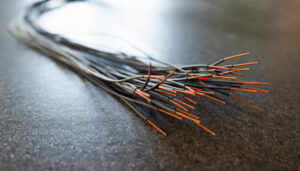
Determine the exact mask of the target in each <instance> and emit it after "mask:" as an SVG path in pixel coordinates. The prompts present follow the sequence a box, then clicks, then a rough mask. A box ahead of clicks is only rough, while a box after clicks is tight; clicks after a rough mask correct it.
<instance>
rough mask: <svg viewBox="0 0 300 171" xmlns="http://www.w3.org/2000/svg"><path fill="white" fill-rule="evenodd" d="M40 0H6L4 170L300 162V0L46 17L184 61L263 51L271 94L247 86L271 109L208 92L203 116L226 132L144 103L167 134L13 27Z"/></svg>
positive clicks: (182, 1)
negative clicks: (24, 40) (226, 101)
mask: <svg viewBox="0 0 300 171" xmlns="http://www.w3.org/2000/svg"><path fill="white" fill-rule="evenodd" d="M33 2H37V1H35V0H18V1H17V0H1V1H0V170H45V169H50V170H51V169H53V170H56V169H63V170H65V169H70V170H175V169H180V170H273V169H274V170H276V169H279V170H297V169H299V167H300V165H299V155H300V153H299V152H300V150H299V149H300V148H299V140H300V139H299V132H300V126H299V121H300V119H299V111H300V105H299V104H300V100H299V97H300V93H299V88H300V86H299V83H300V79H299V73H300V67H299V65H300V31H299V30H300V19H299V16H300V10H299V9H300V1H297V0H284V1H283V0H264V1H261V0H251V1H247V0H240V1H234V0H228V1H222V0H143V1H139V0H126V1H117V0H101V1H100V0H93V1H89V2H91V3H86V2H85V1H78V2H73V3H70V4H69V5H67V6H64V7H61V8H58V9H56V10H54V11H51V12H49V13H46V14H45V15H43V16H42V17H41V19H40V21H39V22H40V23H41V25H42V26H43V27H44V28H45V29H47V30H49V31H51V32H55V33H60V34H64V35H67V36H69V37H73V38H76V39H80V40H82V41H87V42H96V43H99V41H101V37H99V33H106V34H110V35H114V36H117V37H121V38H123V39H126V40H128V41H130V42H132V43H133V44H135V45H136V46H138V47H139V48H141V49H143V50H144V51H146V52H148V53H149V54H151V55H152V56H154V57H155V58H158V59H163V60H165V61H168V62H170V63H173V64H195V63H212V62H214V61H216V60H218V59H220V58H222V57H226V56H231V55H235V54H239V53H244V52H252V53H253V55H251V57H248V58H250V59H248V60H250V61H256V60H257V61H260V65H257V66H254V67H253V70H252V71H250V72H249V73H248V74H249V77H247V78H245V79H246V80H249V81H254V80H257V81H263V82H269V85H268V86H267V88H266V89H268V90H270V91H271V93H269V94H255V95H249V96H244V99H245V100H248V101H250V102H252V103H254V104H255V105H258V106H260V107H261V109H260V110H255V109H252V108H250V107H248V106H245V105H243V104H239V103H235V102H232V103H231V104H230V105H226V106H224V105H222V104H217V103H213V102H210V101H207V100H205V99H203V100H202V99H201V103H200V104H199V106H198V108H199V109H198V111H199V113H200V120H202V121H203V122H204V123H205V125H207V126H208V127H209V128H210V129H212V130H214V131H215V132H216V134H217V136H215V137H212V136H211V135H209V134H208V133H206V132H204V131H203V130H202V129H200V128H199V127H197V126H194V125H193V124H191V123H188V122H182V121H180V122H179V121H177V120H173V119H170V118H165V117H161V116H159V114H157V113H155V112H151V111H145V112H148V113H149V112H150V114H151V115H152V117H153V118H154V119H156V122H158V123H159V125H160V126H161V127H162V128H163V129H164V130H166V131H167V132H168V133H169V134H168V136H167V137H163V136H161V135H160V134H159V133H157V132H156V130H154V129H152V128H151V127H149V126H148V125H145V124H144V123H143V122H142V120H140V119H139V118H138V117H136V116H135V114H134V113H133V112H132V111H131V110H129V109H128V108H126V107H125V106H124V105H123V104H122V103H120V102H119V101H118V100H117V99H115V98H114V97H112V96H110V95H109V94H107V93H106V92H104V91H103V90H101V89H99V88H97V87H96V86H94V85H93V84H92V83H90V82H89V81H87V80H85V79H84V78H82V77H80V76H78V75H77V74H76V73H74V72H73V71H70V70H69V69H67V68H66V67H65V66H63V65H61V64H58V63H56V62H55V61H53V60H52V59H50V58H48V57H46V56H43V55H41V54H39V53H37V52H35V51H33V50H31V49H29V48H27V47H25V46H23V45H22V44H21V43H19V42H17V41H16V40H15V39H14V38H13V36H11V35H10V34H9V32H8V27H9V25H10V24H11V22H13V20H14V19H16V17H17V16H18V15H19V14H20V13H21V12H22V10H24V9H25V7H26V6H28V5H30V4H31V3H33ZM56 2H57V1H55V0H54V1H53V3H56ZM102 43H103V42H102ZM104 43H105V42H104ZM115 48H118V47H115ZM244 60H245V59H237V60H236V63H240V62H241V61H244Z"/></svg>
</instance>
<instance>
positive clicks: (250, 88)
mask: <svg viewBox="0 0 300 171" xmlns="http://www.w3.org/2000/svg"><path fill="white" fill-rule="evenodd" d="M240 87H241V88H244V89H249V90H256V91H261V92H265V93H269V92H270V91H268V90H263V89H259V88H252V87H245V86H240Z"/></svg>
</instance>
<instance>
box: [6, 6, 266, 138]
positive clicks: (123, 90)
mask: <svg viewBox="0 0 300 171" xmlns="http://www.w3.org/2000/svg"><path fill="white" fill-rule="evenodd" d="M49 2H50V1H41V2H37V3H35V4H33V5H32V6H30V7H29V8H28V9H27V10H26V11H25V13H24V15H22V16H21V17H20V19H19V20H18V22H17V23H16V24H15V25H14V26H13V27H12V28H11V32H12V33H13V35H15V36H16V37H17V38H18V39H19V40H20V41H22V42H23V43H24V44H26V45H28V46H30V47H32V48H34V49H36V50H37V51H39V52H42V53H44V54H46V55H47V56H50V57H52V58H54V59H55V60H58V61H60V62H63V63H65V64H66V65H68V66H69V67H71V68H72V69H74V70H76V71H77V72H78V73H80V74H81V75H83V76H84V77H86V78H87V79H89V80H90V81H92V82H93V83H95V84H96V85H97V86H99V87H101V88H103V89H104V90H105V91H107V92H108V93H110V94H111V95H113V96H115V97H117V98H118V99H120V100H121V101H122V102H124V103H125V104H126V105H128V106H129V107H130V108H131V109H132V110H133V111H134V112H135V113H137V115H138V116H140V118H142V119H143V120H144V121H145V122H146V123H148V124H150V125H151V126H153V127H154V128H155V129H157V130H158V131H159V132H160V133H162V134H163V135H167V134H166V133H165V132H164V131H163V130H162V129H160V128H159V127H158V126H157V125H155V124H154V123H153V122H152V121H150V119H148V118H146V117H145V116H144V115H143V114H142V113H140V112H139V111H138V110H137V109H136V107H135V106H134V105H132V104H133V103H135V104H138V105H142V106H145V107H149V108H151V109H153V110H156V111H158V112H160V113H162V114H164V115H168V116H170V117H174V118H176V119H179V120H181V119H187V120H190V121H192V122H194V123H195V124H197V125H199V126H200V127H202V128H203V129H205V130H206V131H208V132H209V133H211V134H212V135H215V133H214V132H213V131H211V130H209V129H207V128H206V127H205V126H203V125H202V124H201V121H200V120H199V117H198V116H196V115H194V114H192V113H191V111H192V110H193V109H195V107H194V106H195V105H197V100H196V99H197V98H199V97H205V98H208V99H211V100H213V101H215V102H218V103H223V104H226V102H225V101H224V100H222V99H221V98H220V96H228V97H231V98H232V99H234V100H238V101H240V102H242V103H245V104H247V105H249V106H251V107H254V108H256V109H258V107H257V106H255V105H253V104H251V103H248V102H246V101H244V100H242V99H240V98H238V97H235V96H233V95H231V93H230V92H232V91H243V92H250V93H255V92H268V91H267V90H263V89H258V88H253V87H248V86H247V85H266V84H267V83H262V82H256V81H251V82H250V81H241V80H238V79H237V78H236V77H235V76H244V74H243V73H241V72H243V71H248V70H250V68H242V67H244V66H248V65H254V64H258V62H247V63H242V64H233V65H222V63H223V62H225V61H229V60H231V59H234V58H238V57H242V56H246V55H250V53H244V54H239V55H235V56H230V57H226V58H223V59H220V60H219V61H217V62H215V63H213V64H210V65H207V64H198V65H185V66H174V65H172V64H169V63H166V62H163V61H160V60H157V59H155V58H152V57H151V56H149V55H147V54H146V53H144V52H142V51H141V50H139V49H137V48H135V47H134V46H133V47H134V48H135V49H136V50H138V51H140V52H141V53H142V54H143V56H133V55H130V54H126V53H124V52H118V51H116V52H107V51H103V50H101V49H98V48H93V47H91V46H88V45H85V44H82V43H79V42H76V41H74V40H72V39H70V38H67V37H64V36H63V35H59V34H53V33H50V32H47V31H46V30H44V29H42V28H41V27H40V26H39V25H38V23H37V19H38V18H39V17H40V16H41V15H42V14H43V13H45V12H46V11H49V10H52V9H53V8H55V7H53V6H51V5H49ZM146 61H147V62H146Z"/></svg>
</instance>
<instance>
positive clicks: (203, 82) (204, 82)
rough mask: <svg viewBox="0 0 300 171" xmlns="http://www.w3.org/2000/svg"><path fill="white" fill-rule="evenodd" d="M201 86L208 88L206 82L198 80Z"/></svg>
mask: <svg viewBox="0 0 300 171" xmlns="http://www.w3.org/2000/svg"><path fill="white" fill-rule="evenodd" d="M198 81H199V82H200V83H201V84H203V85H204V86H207V84H206V83H205V82H203V81H202V80H198Z"/></svg>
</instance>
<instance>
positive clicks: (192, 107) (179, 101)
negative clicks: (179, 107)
mask: <svg viewBox="0 0 300 171" xmlns="http://www.w3.org/2000/svg"><path fill="white" fill-rule="evenodd" d="M173 100H175V101H176V102H178V103H181V104H183V105H185V106H187V107H189V108H191V109H195V107H194V106H191V105H189V104H187V103H184V102H183V101H181V100H178V99H176V98H173Z"/></svg>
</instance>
